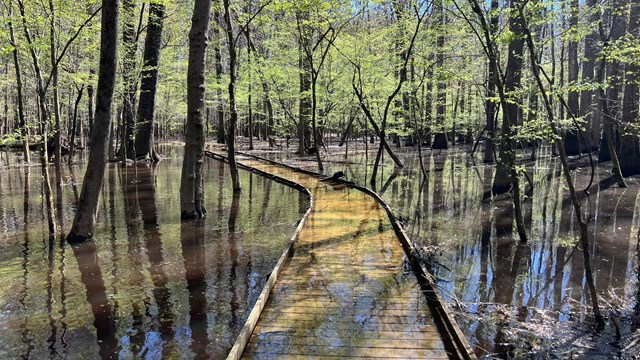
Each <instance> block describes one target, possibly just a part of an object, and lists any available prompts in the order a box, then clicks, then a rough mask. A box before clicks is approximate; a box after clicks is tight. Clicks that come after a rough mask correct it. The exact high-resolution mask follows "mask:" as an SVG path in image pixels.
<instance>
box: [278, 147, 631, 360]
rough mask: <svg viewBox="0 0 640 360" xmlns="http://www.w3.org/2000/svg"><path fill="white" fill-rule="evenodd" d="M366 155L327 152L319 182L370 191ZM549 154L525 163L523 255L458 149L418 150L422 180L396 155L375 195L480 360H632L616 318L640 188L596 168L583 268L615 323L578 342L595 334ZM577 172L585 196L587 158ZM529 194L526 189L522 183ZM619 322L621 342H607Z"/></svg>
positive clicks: (627, 275)
mask: <svg viewBox="0 0 640 360" xmlns="http://www.w3.org/2000/svg"><path fill="white" fill-rule="evenodd" d="M376 146H377V144H376ZM369 147H370V149H369V155H368V156H367V155H366V154H365V152H364V151H363V150H364V148H365V146H364V145H363V144H362V142H360V143H359V144H357V145H354V144H353V143H352V144H351V145H350V150H349V151H354V150H356V151H358V152H356V153H355V154H351V155H349V156H348V157H347V158H346V159H345V156H344V151H345V149H344V148H338V147H331V148H330V151H331V153H333V155H332V156H329V157H328V160H329V161H326V162H325V170H326V171H325V172H326V173H327V174H332V173H334V172H336V171H343V172H344V173H345V174H346V177H347V179H348V180H351V181H354V182H356V183H359V184H361V185H364V186H367V187H371V185H370V184H369V182H368V181H367V179H368V178H369V177H370V175H371V168H372V163H373V161H374V159H375V152H374V151H372V150H376V149H377V147H376V148H375V149H371V147H372V146H371V145H369ZM550 152H551V151H550V149H549V148H542V149H541V150H540V152H539V154H538V157H537V159H538V160H536V161H533V162H531V161H528V162H525V163H523V166H524V168H525V169H526V171H527V173H528V174H529V176H530V178H531V181H532V183H533V193H532V194H531V196H530V197H529V198H527V199H526V201H525V205H524V217H525V223H526V227H527V231H528V234H529V241H528V242H527V243H526V244H521V243H520V241H519V237H518V235H517V232H516V231H515V224H514V219H513V215H512V212H513V211H512V200H511V198H510V197H506V198H504V197H503V199H502V200H498V201H495V202H490V201H485V202H483V201H482V197H483V194H484V192H485V191H486V190H487V189H488V188H490V184H491V178H492V176H493V171H494V167H489V166H484V165H483V164H482V162H481V158H479V154H480V153H481V151H479V152H478V154H477V155H478V156H477V157H476V158H475V159H474V158H471V157H470V156H469V155H468V154H467V153H466V152H465V151H464V150H462V149H455V150H449V151H442V152H438V151H434V152H431V151H429V150H425V151H424V162H425V168H426V171H427V172H428V176H427V177H426V179H425V178H424V177H423V176H422V174H421V171H420V165H419V160H418V157H417V152H416V149H401V150H399V151H398V154H399V155H400V156H401V158H402V159H403V161H404V163H405V167H404V168H403V169H401V170H398V171H395V170H394V166H393V162H392V161H391V159H390V158H388V157H385V159H384V162H383V166H382V168H381V171H380V172H379V174H378V180H377V183H376V185H375V189H376V190H377V192H378V193H379V194H381V196H382V197H383V198H384V199H385V201H387V203H388V204H389V205H390V206H391V207H392V208H393V209H394V211H395V212H396V214H397V216H398V217H399V218H401V219H402V221H403V223H404V225H405V228H406V229H407V232H408V235H409V236H410V237H411V238H412V239H413V240H414V242H415V245H416V246H417V247H419V248H421V249H422V250H423V251H422V256H423V257H425V258H427V259H428V260H429V264H430V265H431V271H432V273H433V274H434V275H435V276H436V278H437V279H438V288H439V289H440V291H441V293H442V295H443V296H445V298H447V299H448V300H449V301H450V305H451V306H452V307H453V308H454V310H455V311H456V313H457V314H456V315H457V316H456V318H457V321H458V324H459V325H460V327H461V328H462V330H463V332H464V333H465V335H466V336H467V339H468V340H469V342H470V344H471V346H472V347H473V348H474V350H475V352H476V354H477V355H478V356H481V357H486V358H494V357H495V358H510V357H516V358H519V357H527V356H528V357H530V356H535V354H542V356H543V357H546V356H545V355H544V354H545V351H551V352H552V353H554V354H556V356H557V354H559V353H560V354H564V355H560V356H561V357H563V356H569V354H571V356H574V357H576V356H578V357H579V356H583V357H585V358H593V357H598V356H601V357H603V358H610V357H611V356H619V357H625V356H630V355H634V354H636V355H637V353H638V351H640V346H639V345H638V342H636V343H635V346H632V347H629V348H626V349H625V345H627V344H628V343H629V341H628V340H629V336H628V335H629V334H635V336H637V335H638V334H639V332H638V325H639V323H638V321H637V319H634V321H631V325H629V324H628V322H627V325H625V323H624V321H623V320H624V318H625V314H624V313H623V314H620V308H623V307H624V305H628V304H633V303H636V304H637V301H638V294H639V293H640V291H639V288H638V287H639V283H638V270H639V265H638V256H639V254H638V251H637V246H638V242H639V240H640V234H639V228H640V192H639V190H640V179H639V178H637V177H635V178H629V179H627V185H628V188H626V189H622V188H618V187H617V186H616V185H615V184H613V185H611V182H610V181H608V178H609V177H610V164H604V165H601V166H599V167H597V168H596V173H595V180H594V184H595V185H594V186H593V187H592V188H591V191H590V196H584V194H582V195H581V199H582V204H583V205H582V207H583V211H584V216H586V217H587V218H588V219H589V230H590V244H591V246H590V249H589V250H590V252H591V259H590V261H591V268H592V270H593V275H594V279H595V285H596V288H597V291H598V294H599V295H600V297H601V301H600V306H601V307H602V308H603V311H604V314H605V316H607V317H610V315H615V316H614V317H615V318H616V319H617V320H616V319H614V320H615V321H611V322H609V323H608V326H607V328H606V329H605V331H604V332H603V333H601V334H600V335H599V336H596V337H595V339H594V337H592V336H591V335H590V333H589V331H584V330H588V329H589V328H590V327H591V326H592V325H593V322H592V316H591V312H590V306H591V302H590V297H589V292H588V287H587V283H586V279H585V270H584V258H583V252H582V250H581V248H580V247H579V244H578V240H579V229H578V225H577V223H576V219H575V213H574V211H573V206H572V205H571V202H570V199H569V193H568V189H566V186H565V185H564V179H563V178H561V177H560V176H559V175H560V170H561V165H560V162H559V160H558V159H557V158H554V157H552V156H551V154H550ZM272 156H273V157H274V158H276V159H278V160H281V161H284V162H289V163H292V164H295V165H297V166H301V167H305V168H309V169H312V170H314V169H315V161H314V160H315V159H314V158H313V157H309V159H308V161H302V162H301V161H294V160H292V159H291V158H288V157H287V156H283V155H278V154H274V155H272ZM527 156H528V155H527ZM474 160H475V161H474ZM574 161H580V163H581V164H583V165H584V167H583V168H581V169H579V170H577V171H574V172H573V174H574V177H575V183H576V188H577V189H578V190H582V189H583V188H585V187H586V186H587V185H588V184H589V178H590V168H589V165H588V164H589V163H588V160H587V158H586V157H585V158H582V159H574ZM364 164H368V166H365V165H364ZM526 188H527V190H529V189H530V186H529V184H528V183H527V185H526ZM616 321H619V323H620V324H621V325H620V330H621V332H622V337H616V334H615V332H616V329H615V323H616ZM562 324H567V326H565V327H564V328H563V327H562ZM567 328H569V330H568V331H567ZM625 333H626V335H627V338H626V340H627V343H626V344H625V342H624V340H625ZM605 335H608V337H607V336H605ZM526 337H531V338H532V339H535V340H533V342H534V343H536V344H535V346H531V345H530V344H526V343H524V344H526V347H523V346H525V345H523V343H522V342H520V340H521V339H522V338H526ZM550 349H551V350H550ZM570 351H571V352H570ZM538 356H540V355H538Z"/></svg>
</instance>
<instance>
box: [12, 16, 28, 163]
mask: <svg viewBox="0 0 640 360" xmlns="http://www.w3.org/2000/svg"><path fill="white" fill-rule="evenodd" d="M8 8H9V21H8V22H7V26H8V28H9V39H10V41H11V46H12V47H13V51H11V54H12V57H13V68H14V70H15V74H16V93H17V94H16V95H17V103H18V104H17V105H18V125H19V126H20V133H21V135H22V146H23V151H24V162H25V163H29V162H31V154H30V152H29V131H28V130H27V122H26V120H25V116H24V97H23V95H22V90H23V89H22V71H21V68H20V57H19V56H18V55H19V54H18V46H17V44H16V37H15V31H14V29H13V22H12V21H11V15H12V9H13V6H12V4H11V3H10V4H9V5H8Z"/></svg>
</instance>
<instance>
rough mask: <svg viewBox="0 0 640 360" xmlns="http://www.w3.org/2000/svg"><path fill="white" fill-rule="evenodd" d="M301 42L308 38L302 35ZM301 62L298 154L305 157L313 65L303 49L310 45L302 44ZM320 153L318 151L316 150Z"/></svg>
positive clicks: (299, 62)
mask: <svg viewBox="0 0 640 360" xmlns="http://www.w3.org/2000/svg"><path fill="white" fill-rule="evenodd" d="M301 35H302V36H301V40H300V41H308V39H307V36H305V35H304V34H301ZM299 46H300V60H299V61H298V67H299V68H300V100H299V103H298V116H299V118H298V154H299V155H305V154H306V149H307V147H309V146H308V141H309V139H308V136H307V133H308V132H309V131H308V127H309V122H311V97H310V96H309V93H310V92H311V73H310V72H309V69H310V67H311V65H310V64H309V63H308V59H307V57H306V56H305V54H304V51H303V50H302V48H303V47H304V46H307V47H310V45H308V44H300V45H299ZM316 151H318V149H316Z"/></svg>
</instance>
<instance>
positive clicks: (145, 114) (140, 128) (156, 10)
mask: <svg viewBox="0 0 640 360" xmlns="http://www.w3.org/2000/svg"><path fill="white" fill-rule="evenodd" d="M164 17H165V5H164V2H162V1H154V2H151V4H150V5H149V20H147V37H146V38H145V40H144V59H143V68H142V74H141V80H140V101H139V102H138V118H137V121H136V124H137V132H136V137H135V138H136V142H135V152H136V157H137V158H141V157H148V158H149V159H150V160H151V161H152V162H157V161H159V160H160V158H159V156H158V154H157V153H156V152H155V150H154V147H153V142H154V141H153V140H154V136H153V129H154V125H155V123H156V120H155V110H156V94H157V93H158V65H159V63H160V50H161V48H162V29H163V26H164Z"/></svg>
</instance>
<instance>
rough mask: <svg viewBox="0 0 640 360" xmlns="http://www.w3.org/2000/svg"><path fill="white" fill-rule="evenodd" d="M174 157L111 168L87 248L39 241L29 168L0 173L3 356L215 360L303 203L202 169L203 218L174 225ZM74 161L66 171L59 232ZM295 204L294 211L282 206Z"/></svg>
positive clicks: (36, 197) (218, 170) (74, 184)
mask: <svg viewBox="0 0 640 360" xmlns="http://www.w3.org/2000/svg"><path fill="white" fill-rule="evenodd" d="M180 150H181V149H179V148H172V147H167V148H162V149H161V151H160V152H161V153H162V154H165V155H167V156H168V157H169V158H168V159H165V160H163V161H162V162H160V164H158V165H157V166H155V167H147V166H130V167H127V168H122V167H121V166H120V165H116V164H110V165H109V166H108V168H107V173H106V176H105V185H104V190H103V193H102V196H101V200H100V201H101V202H100V209H99V214H98V229H97V231H96V236H95V239H94V240H93V241H90V242H87V243H85V244H82V245H79V246H70V245H68V244H66V243H65V242H64V241H62V240H61V239H60V238H59V237H53V238H50V237H49V235H48V231H47V225H46V218H45V217H44V216H45V213H44V209H43V205H42V196H41V185H42V184H41V174H40V167H39V166H31V167H24V166H16V165H15V164H16V163H17V162H18V161H19V160H18V159H19V154H18V153H12V152H9V153H6V152H5V153H2V154H1V157H0V164H1V166H2V167H3V168H2V171H1V172H0V329H1V331H2V337H1V338H0V356H1V357H2V358H5V359H15V358H31V359H45V358H71V359H74V358H80V359H88V358H145V359H159V358H176V357H177V358H196V359H201V358H224V357H225V356H226V354H227V352H228V350H229V349H230V348H231V346H232V345H233V342H234V341H235V338H236V335H237V334H238V332H239V330H240V329H241V328H242V326H243V325H244V321H245V319H246V318H247V316H248V314H249V311H250V309H251V307H252V306H253V304H254V303H255V301H256V299H257V297H258V295H259V293H260V291H261V290H262V287H263V285H264V283H265V281H266V278H267V276H268V274H269V273H270V272H271V269H272V268H273V266H274V265H275V263H276V262H277V259H278V258H279V256H280V254H281V253H282V251H283V250H284V249H285V247H286V245H287V242H288V240H289V238H290V237H291V234H292V233H293V232H294V230H295V226H296V223H297V221H298V220H299V218H300V217H301V216H302V214H303V213H304V211H306V209H307V208H308V205H309V203H308V200H307V199H306V197H305V196H303V195H302V194H301V193H300V192H298V191H297V190H294V189H291V188H289V187H286V186H283V185H280V184H278V183H274V182H272V181H270V180H267V179H264V178H261V177H259V176H257V175H254V174H249V173H247V172H241V173H240V175H241V182H242V185H243V187H244V191H243V192H242V194H241V195H240V196H236V197H234V196H233V195H232V193H231V184H230V181H229V180H228V178H229V176H228V170H227V168H226V165H224V164H222V163H220V162H218V161H214V160H205V161H206V162H205V174H206V176H205V187H206V207H207V210H208V216H207V217H206V219H204V220H199V221H188V222H181V221H180V209H179V201H178V199H179V186H180V171H181V163H182V162H181V157H180V152H181V151H180ZM82 168H83V167H82V166H72V167H68V166H66V165H65V166H64V183H63V193H62V197H61V198H60V199H59V200H58V201H59V202H60V203H61V204H62V206H61V208H62V209H63V211H62V212H61V214H60V217H61V219H60V220H61V222H62V223H63V229H65V230H66V231H68V229H69V227H70V223H71V221H72V217H73V214H74V207H75V203H76V199H77V196H78V192H79V190H80V189H79V184H78V182H79V181H81V179H82V173H83V170H82ZM292 204H293V206H292Z"/></svg>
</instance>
